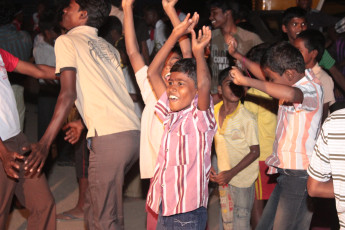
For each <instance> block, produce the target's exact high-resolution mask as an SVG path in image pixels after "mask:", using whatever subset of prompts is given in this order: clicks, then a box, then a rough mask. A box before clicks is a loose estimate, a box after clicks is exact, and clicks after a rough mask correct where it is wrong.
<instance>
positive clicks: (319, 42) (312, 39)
mask: <svg viewBox="0 0 345 230" xmlns="http://www.w3.org/2000/svg"><path fill="white" fill-rule="evenodd" d="M297 38H300V39H302V40H303V42H304V46H305V48H307V50H308V51H309V52H311V51H313V50H317V56H316V58H315V59H316V61H317V62H319V61H320V60H321V58H322V55H323V52H324V51H325V43H326V40H325V37H324V36H323V34H322V33H321V32H320V31H318V30H312V29H310V30H305V31H302V32H301V33H300V34H298V36H297Z"/></svg>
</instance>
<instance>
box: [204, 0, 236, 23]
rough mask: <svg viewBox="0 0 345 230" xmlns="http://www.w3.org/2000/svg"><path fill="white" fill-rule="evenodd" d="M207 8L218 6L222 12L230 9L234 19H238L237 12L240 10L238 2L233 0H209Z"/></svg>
mask: <svg viewBox="0 0 345 230" xmlns="http://www.w3.org/2000/svg"><path fill="white" fill-rule="evenodd" d="M207 5H208V8H209V9H211V8H212V7H215V8H220V9H222V11H223V12H225V11H227V10H230V11H231V13H232V18H233V19H234V20H236V19H238V14H239V12H240V4H239V3H238V2H237V1H234V0H231V1H230V0H210V1H208V2H207Z"/></svg>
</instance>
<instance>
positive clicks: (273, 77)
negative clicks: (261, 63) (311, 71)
mask: <svg viewBox="0 0 345 230" xmlns="http://www.w3.org/2000/svg"><path fill="white" fill-rule="evenodd" d="M263 72H264V74H265V77H266V78H268V80H269V81H270V82H273V83H277V84H282V85H292V83H291V82H290V81H289V80H288V78H287V77H286V71H285V72H284V73H283V75H282V76H280V75H279V73H277V72H274V71H272V70H271V69H270V68H268V67H265V68H264V69H263Z"/></svg>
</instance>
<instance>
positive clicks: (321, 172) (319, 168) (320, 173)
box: [308, 121, 331, 182]
mask: <svg viewBox="0 0 345 230" xmlns="http://www.w3.org/2000/svg"><path fill="white" fill-rule="evenodd" d="M327 124H328V123H327V121H326V122H325V124H324V126H323V127H322V130H321V133H320V135H319V137H318V139H317V142H316V144H315V147H314V151H313V154H312V157H311V161H310V164H309V167H308V174H309V176H311V177H312V178H313V179H315V180H317V181H321V182H326V181H328V180H329V179H330V178H331V164H330V159H329V154H330V152H329V146H328V134H327V131H326V130H327Z"/></svg>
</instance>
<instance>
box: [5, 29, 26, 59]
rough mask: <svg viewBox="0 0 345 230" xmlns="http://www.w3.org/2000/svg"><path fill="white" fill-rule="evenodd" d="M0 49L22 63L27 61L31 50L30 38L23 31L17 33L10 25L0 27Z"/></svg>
mask: <svg viewBox="0 0 345 230" xmlns="http://www.w3.org/2000/svg"><path fill="white" fill-rule="evenodd" d="M0 48H2V49H4V50H6V51H7V52H9V53H11V54H12V55H14V56H16V57H18V58H19V59H20V60H22V61H29V59H30V56H31V49H32V41H31V37H30V35H29V34H28V33H27V32H25V31H17V29H16V27H15V26H14V25H12V24H7V25H3V26H0Z"/></svg>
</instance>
